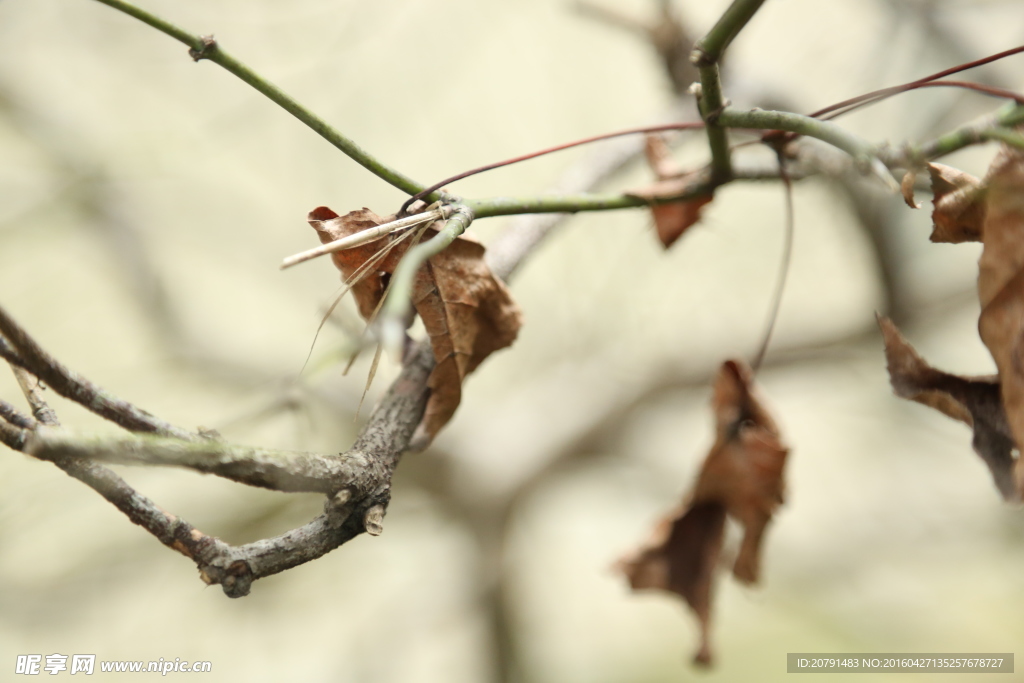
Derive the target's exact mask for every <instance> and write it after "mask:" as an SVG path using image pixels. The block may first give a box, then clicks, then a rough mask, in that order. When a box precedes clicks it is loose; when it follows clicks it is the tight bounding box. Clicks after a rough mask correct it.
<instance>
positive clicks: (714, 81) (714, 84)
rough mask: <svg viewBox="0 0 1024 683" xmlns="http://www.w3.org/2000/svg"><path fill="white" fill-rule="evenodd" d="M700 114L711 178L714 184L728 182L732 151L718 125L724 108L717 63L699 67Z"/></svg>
mask: <svg viewBox="0 0 1024 683" xmlns="http://www.w3.org/2000/svg"><path fill="white" fill-rule="evenodd" d="M699 71H700V85H701V90H700V93H701V94H700V99H699V100H698V104H699V105H700V115H701V118H702V119H704V123H705V124H706V128H707V132H708V144H709V145H710V147H711V180H712V182H713V183H714V184H715V185H721V184H722V183H727V182H729V180H730V178H732V151H731V150H730V149H729V137H728V135H726V132H725V129H724V128H723V127H722V126H721V125H720V118H719V117H720V115H721V113H722V111H723V110H724V109H725V99H724V98H723V97H722V80H721V78H720V77H719V73H718V64H711V65H709V66H702V67H700V70H699Z"/></svg>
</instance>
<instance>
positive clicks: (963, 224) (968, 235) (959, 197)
mask: <svg viewBox="0 0 1024 683" xmlns="http://www.w3.org/2000/svg"><path fill="white" fill-rule="evenodd" d="M928 174H929V175H930V176H931V181H932V203H933V204H934V206H935V208H934V209H933V210H932V223H933V224H934V227H933V228H932V235H931V241H932V242H949V243H959V242H980V241H981V229H982V221H983V220H984V218H985V207H984V201H983V200H984V195H985V192H984V187H983V184H982V182H981V181H980V180H978V179H977V178H975V177H974V176H972V175H970V174H968V173H964V172H963V171H961V170H959V169H956V168H953V167H952V166H944V165H942V164H928ZM904 180H905V179H904ZM904 196H906V195H905V193H904Z"/></svg>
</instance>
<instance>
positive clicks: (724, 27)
mask: <svg viewBox="0 0 1024 683" xmlns="http://www.w3.org/2000/svg"><path fill="white" fill-rule="evenodd" d="M763 4H764V0H733V3H732V4H731V5H729V7H728V9H726V10H725V12H723V13H722V16H721V17H720V18H719V19H718V21H717V22H715V25H714V26H713V27H711V30H710V31H708V33H707V35H706V36H704V37H703V38H701V39H700V40H699V41H697V44H696V45H695V46H694V48H693V52H694V54H693V55H692V56H691V57H690V61H691V62H693V63H694V64H696V65H697V66H702V65H710V64H715V63H717V62H718V60H720V59H721V58H722V54H723V53H724V52H725V49H726V48H727V47H729V44H730V43H731V42H732V41H733V40H734V39H735V38H736V36H738V35H739V33H740V31H742V30H743V27H744V26H746V25H747V22H749V21H750V20H751V19H753V17H754V14H756V13H757V10H759V9H761V5H763Z"/></svg>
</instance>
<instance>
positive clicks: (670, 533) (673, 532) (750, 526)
mask: <svg viewBox="0 0 1024 683" xmlns="http://www.w3.org/2000/svg"><path fill="white" fill-rule="evenodd" d="M712 408H713V410H714V414H715V424H716V435H715V443H714V445H713V446H712V448H711V451H710V452H709V453H708V456H707V458H706V459H705V460H704V465H703V468H702V469H701V473H700V475H699V476H698V478H697V483H696V485H695V486H694V489H693V492H692V493H691V494H690V496H689V498H688V502H686V503H685V504H684V505H683V506H681V507H679V508H677V509H676V510H674V511H672V512H671V513H670V514H669V515H667V516H666V517H665V518H664V519H663V520H662V521H661V522H659V523H658V526H657V528H656V529H655V532H654V534H653V536H652V538H651V539H650V540H649V541H648V543H647V544H646V545H644V546H643V547H642V548H641V549H640V550H639V551H638V552H636V553H634V554H633V555H632V556H630V557H627V558H625V559H623V560H622V561H621V562H620V564H619V567H620V569H621V570H622V571H623V573H625V575H626V577H627V578H628V579H629V582H630V585H631V586H632V587H633V589H634V590H640V589H645V588H658V589H661V590H667V591H671V592H674V593H677V594H679V595H680V596H682V597H683V599H684V600H686V602H687V604H688V605H689V606H690V608H691V609H692V610H693V612H694V614H695V615H696V616H697V620H698V622H699V625H700V630H701V641H700V647H699V648H698V650H697V653H696V656H695V658H694V660H695V661H696V662H697V663H699V664H705V665H706V664H710V662H711V658H712V656H711V647H710V643H709V622H710V616H711V613H710V612H711V609H710V608H711V592H712V579H713V575H714V571H715V568H716V566H717V565H718V559H719V555H720V554H721V549H722V540H723V535H724V532H725V518H726V515H728V516H729V517H732V518H733V519H735V520H736V521H737V522H739V523H740V524H741V525H742V526H743V529H744V535H743V541H742V543H741V545H740V550H739V553H738V555H737V557H736V561H735V563H734V565H733V575H734V576H735V577H736V578H737V579H739V580H740V581H742V582H743V583H750V584H752V583H756V582H757V580H758V577H759V575H760V556H761V541H762V539H763V536H764V531H765V528H766V527H767V525H768V522H769V521H771V518H772V515H773V513H774V512H775V510H776V508H778V506H779V505H780V504H781V503H782V494H783V479H782V472H783V466H784V465H785V462H786V455H787V453H788V449H787V448H786V447H785V446H784V445H783V444H782V442H781V436H780V434H779V429H778V427H777V426H776V424H775V421H774V420H773V419H772V417H771V415H770V414H769V413H768V411H767V409H766V408H765V407H764V405H763V404H762V402H761V400H760V399H759V397H758V396H757V392H756V390H755V389H754V387H753V385H752V380H751V372H750V369H749V368H748V367H747V366H746V365H745V364H744V363H742V362H740V361H726V362H725V363H723V364H722V367H721V369H720V370H719V371H718V375H717V377H716V379H715V385H714V396H713V398H712Z"/></svg>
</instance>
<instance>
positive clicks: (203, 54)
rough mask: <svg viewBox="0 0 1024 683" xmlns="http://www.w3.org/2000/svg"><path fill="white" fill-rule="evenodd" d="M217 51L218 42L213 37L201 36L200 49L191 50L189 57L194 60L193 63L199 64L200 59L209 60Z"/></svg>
mask: <svg viewBox="0 0 1024 683" xmlns="http://www.w3.org/2000/svg"><path fill="white" fill-rule="evenodd" d="M216 49H217V41H216V40H214V39H213V36H212V35H210V36H199V49H198V50H197V49H196V48H194V47H192V48H189V50H188V56H189V57H191V58H192V61H193V62H198V61H199V60H200V59H209V58H210V55H211V54H213V53H214V51H215V50H216Z"/></svg>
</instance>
